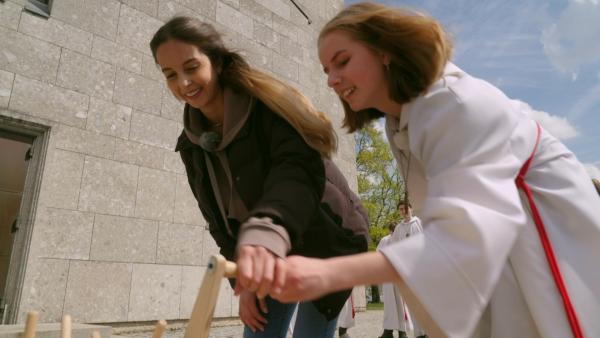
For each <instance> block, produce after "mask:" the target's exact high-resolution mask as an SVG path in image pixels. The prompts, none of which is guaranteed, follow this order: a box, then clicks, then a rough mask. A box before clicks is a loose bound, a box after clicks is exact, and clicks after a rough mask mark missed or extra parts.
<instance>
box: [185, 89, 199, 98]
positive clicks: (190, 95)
mask: <svg viewBox="0 0 600 338" xmlns="http://www.w3.org/2000/svg"><path fill="white" fill-rule="evenodd" d="M198 93H200V89H196V90H194V91H191V92H188V93H185V94H184V96H185V97H193V96H195V95H196V94H198Z"/></svg>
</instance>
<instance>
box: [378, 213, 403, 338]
mask: <svg viewBox="0 0 600 338" xmlns="http://www.w3.org/2000/svg"><path fill="white" fill-rule="evenodd" d="M396 227H397V225H396V224H395V223H390V224H389V225H388V230H389V234H387V235H385V236H384V237H383V238H381V240H380V241H379V244H378V245H377V251H379V250H381V249H383V248H385V247H386V246H388V245H390V244H391V243H393V242H394V240H395V239H394V237H393V235H394V234H395V233H396ZM381 290H382V294H383V333H382V334H381V335H380V336H379V338H394V330H396V331H398V337H399V338H407V335H406V332H407V331H408V325H407V324H408V320H407V319H408V318H407V314H406V312H405V307H404V302H403V301H402V298H401V296H400V293H399V292H398V290H397V289H396V288H395V287H394V284H393V283H383V284H382V285H381Z"/></svg>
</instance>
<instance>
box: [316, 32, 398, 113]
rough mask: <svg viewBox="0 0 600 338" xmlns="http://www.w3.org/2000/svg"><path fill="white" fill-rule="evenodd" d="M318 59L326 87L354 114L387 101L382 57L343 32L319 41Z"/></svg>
mask: <svg viewBox="0 0 600 338" xmlns="http://www.w3.org/2000/svg"><path fill="white" fill-rule="evenodd" d="M319 59H320V60H321V64H322V65H323V71H324V72H325V73H326V74H327V85H328V86H329V87H331V88H333V90H335V92H336V93H337V94H338V95H339V96H340V97H341V98H342V99H343V100H344V101H346V102H347V103H348V105H350V108H352V110H354V111H359V110H363V109H367V108H377V106H378V104H380V103H381V102H382V100H385V99H387V98H388V95H387V93H388V89H387V81H386V79H385V74H384V69H385V68H384V65H383V61H384V57H383V55H381V54H379V53H377V52H375V51H373V50H372V49H370V48H368V47H367V46H365V45H364V44H362V43H360V42H357V41H355V40H354V39H352V38H351V37H350V35H349V34H348V33H346V32H342V31H332V32H330V33H327V34H326V35H324V36H323V37H321V39H320V40H319Z"/></svg>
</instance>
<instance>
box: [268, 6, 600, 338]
mask: <svg viewBox="0 0 600 338" xmlns="http://www.w3.org/2000/svg"><path fill="white" fill-rule="evenodd" d="M318 48H319V59H320V61H321V64H322V66H323V70H324V72H325V73H326V74H327V81H328V82H327V83H328V85H329V86H330V87H331V88H332V89H333V90H334V91H335V92H336V94H337V95H338V96H339V97H340V99H341V101H342V103H343V106H344V111H345V118H344V125H345V126H346V127H347V129H348V130H349V131H350V132H353V131H355V130H358V129H360V128H363V127H364V126H365V125H367V124H368V123H370V122H371V121H373V120H374V119H378V118H381V117H384V118H385V123H386V133H387V136H388V140H389V144H390V147H391V149H392V152H393V153H394V155H395V157H396V159H397V162H398V171H399V173H400V174H401V175H402V176H403V178H404V182H405V183H406V187H407V191H408V201H410V203H411V205H412V206H413V208H414V211H415V214H416V215H418V216H419V218H420V219H421V222H422V224H423V232H421V233H419V234H416V235H413V236H411V237H410V238H408V239H405V240H402V241H399V242H397V243H393V244H391V245H388V246H386V247H385V248H383V249H382V250H381V251H377V252H368V253H362V254H357V255H351V256H344V257H335V258H330V259H322V260H319V259H311V258H306V257H301V256H293V257H288V258H287V259H286V261H285V264H284V267H283V269H285V273H286V282H285V288H283V289H281V290H279V289H278V290H272V291H271V295H272V296H273V297H275V298H276V299H278V300H280V301H293V300H306V299H313V298H315V297H318V296H319V295H321V294H323V293H326V292H331V291H335V290H340V289H345V288H348V287H351V286H354V285H368V284H378V283H384V282H393V283H395V284H396V285H397V286H398V288H399V289H400V291H401V293H402V296H403V298H404V300H405V301H406V302H407V304H408V305H409V308H410V310H411V314H412V315H413V316H414V317H415V318H416V319H417V320H418V322H419V324H421V325H422V327H423V328H424V329H425V331H426V332H427V334H428V335H431V336H432V337H557V338H558V337H560V338H564V337H584V336H585V337H600V320H598V318H600V273H599V271H600V270H599V269H598V262H600V212H598V205H599V204H600V196H598V193H597V192H596V191H595V189H594V187H593V185H592V184H590V179H589V176H588V174H587V172H586V170H585V168H584V166H583V165H582V164H581V163H580V162H579V161H578V160H577V158H576V157H575V155H574V154H573V153H572V152H571V151H569V150H568V149H567V148H566V147H565V146H564V145H563V144H562V143H561V142H560V141H559V140H557V139H556V138H555V137H553V136H552V135H551V134H549V133H548V132H546V131H545V130H544V129H543V128H542V127H541V126H539V125H538V124H537V123H536V122H535V121H534V120H533V119H532V118H531V115H532V114H531V109H530V108H527V107H523V105H519V104H517V102H516V101H514V100H511V99H509V98H508V97H507V96H506V95H505V94H504V93H502V91H500V90H499V89H498V88H496V87H494V86H493V85H491V84H490V83H488V82H486V81H484V80H481V79H478V78H476V77H474V76H471V75H469V74H468V73H466V72H465V71H463V70H462V69H460V68H459V67H458V66H456V65H454V64H453V63H452V62H451V61H450V58H451V55H452V44H451V43H450V40H449V39H448V37H447V34H446V32H445V31H444V29H443V28H442V26H441V25H440V24H439V23H438V22H437V21H436V20H434V19H432V18H431V17H428V16H425V15H422V14H419V13H415V12H412V11H408V10H403V9H399V8H395V7H391V6H386V5H382V4H376V3H366V2H365V3H357V4H353V5H350V6H348V7H346V8H344V9H343V10H342V11H341V12H340V13H338V14H337V15H336V16H335V17H334V18H332V19H331V20H330V21H329V22H327V23H326V24H325V25H324V27H323V28H322V30H321V33H320V36H319V38H318Z"/></svg>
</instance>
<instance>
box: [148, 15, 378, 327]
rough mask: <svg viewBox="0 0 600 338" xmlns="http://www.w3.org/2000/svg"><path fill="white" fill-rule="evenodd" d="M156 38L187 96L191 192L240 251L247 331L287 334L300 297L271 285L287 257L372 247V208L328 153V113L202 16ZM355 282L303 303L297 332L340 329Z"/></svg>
mask: <svg viewBox="0 0 600 338" xmlns="http://www.w3.org/2000/svg"><path fill="white" fill-rule="evenodd" d="M150 47H151V49H152V54H153V55H154V58H155V60H156V62H157V64H158V65H159V66H160V68H161V70H162V72H163V74H164V75H165V79H166V82H167V85H168V87H169V89H170V90H171V92H172V93H173V95H175V96H176V97H177V98H178V99H180V100H182V101H184V102H185V108H184V112H183V122H184V131H183V132H182V133H181V136H180V137H179V140H178V142H177V147H176V150H177V151H179V152H180V154H181V158H182V160H183V163H184V164H185V168H186V172H187V177H188V180H189V184H190V187H191V189H192V192H193V193H194V196H195V197H196V199H197V200H198V206H199V207H200V210H201V211H202V214H203V215H204V218H205V219H206V221H207V222H208V226H209V229H210V233H211V235H212V236H213V238H214V239H215V241H216V243H217V245H218V246H219V247H220V249H221V253H222V254H223V255H224V256H225V257H226V258H227V259H230V260H234V259H235V260H236V261H237V263H238V271H239V272H238V276H237V277H238V278H237V281H238V282H237V285H236V293H237V294H239V295H240V318H241V319H242V321H243V322H244V324H245V329H244V337H246V338H250V337H252V338H257V337H264V338H284V337H285V335H286V332H287V328H288V326H289V321H290V318H291V315H292V313H293V310H294V307H295V306H296V305H295V304H282V303H280V302H277V301H275V300H273V299H272V298H270V297H267V293H268V291H269V290H270V289H271V288H280V287H281V286H282V281H283V277H284V276H283V274H282V273H281V272H280V269H281V266H282V264H283V261H284V259H285V257H286V256H287V255H289V254H301V255H307V256H311V257H321V258H325V257H333V256H338V255H347V254H352V253H358V252H361V251H366V249H367V236H368V235H367V218H366V213H365V210H364V209H363V208H362V206H361V204H360V201H359V200H358V197H357V196H356V195H355V194H354V193H352V191H351V190H350V189H349V187H348V184H347V182H346V180H345V178H344V177H343V175H342V174H341V172H340V171H339V169H338V168H337V167H336V166H335V165H334V164H333V163H332V162H331V161H330V160H329V156H330V155H331V153H332V152H333V151H334V150H335V147H336V137H335V133H334V131H333V129H332V126H331V123H330V121H329V120H328V119H327V117H326V116H325V115H324V114H323V113H321V112H319V111H317V110H316V109H315V108H314V107H313V106H312V105H311V104H310V102H309V101H308V100H307V99H306V98H305V97H304V96H302V95H301V94H300V93H299V92H297V91H296V90H295V89H293V88H292V87H290V86H288V85H286V84H284V83H282V82H280V81H278V80H276V79H275V78H273V77H271V76H269V75H267V74H265V73H262V72H260V71H258V70H256V69H253V68H252V67H250V66H249V65H248V63H247V62H246V61H245V60H244V59H243V58H242V57H241V56H240V55H239V54H237V53H235V52H233V51H231V50H229V49H227V48H226V47H225V46H224V45H223V42H222V40H221V37H220V35H219V34H218V33H217V32H216V31H215V30H214V29H213V27H212V26H210V25H208V24H205V23H202V22H200V21H198V20H197V19H193V18H189V17H176V18H173V19H171V20H170V21H168V22H167V23H165V24H164V25H163V26H162V27H161V28H160V29H159V30H158V31H157V32H156V34H155V35H154V37H153V39H152V41H151V43H150ZM198 249H199V250H200V248H198ZM276 277H277V278H276ZM349 294H350V288H349V289H347V290H343V291H336V292H332V293H328V294H326V295H323V296H322V297H319V298H318V299H316V300H314V301H312V302H304V303H300V304H299V308H298V316H297V321H296V325H295V327H296V329H295V331H294V337H297V338H299V337H305V338H313V337H329V338H331V337H333V332H334V331H335V324H336V318H337V316H338V313H339V311H340V309H341V308H342V306H343V305H344V302H345V301H346V299H347V298H348V296H349Z"/></svg>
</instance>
